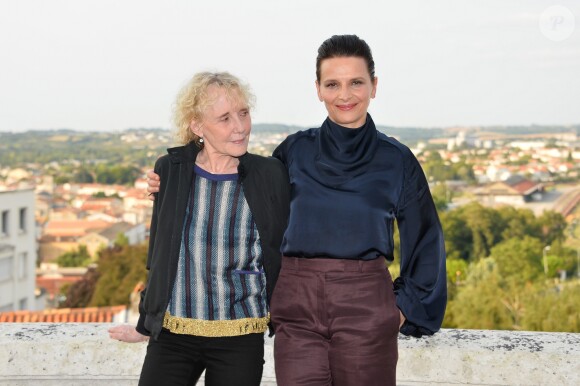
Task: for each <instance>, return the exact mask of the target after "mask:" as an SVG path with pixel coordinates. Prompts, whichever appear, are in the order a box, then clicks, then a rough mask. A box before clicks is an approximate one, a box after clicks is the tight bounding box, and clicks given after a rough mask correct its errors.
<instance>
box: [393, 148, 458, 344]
mask: <svg viewBox="0 0 580 386" xmlns="http://www.w3.org/2000/svg"><path fill="white" fill-rule="evenodd" d="M404 174H405V175H404V179H403V181H404V182H403V188H402V191H401V196H400V200H399V205H398V208H397V214H396V218H397V223H398V226H399V234H400V238H401V274H400V277H398V278H397V279H396V280H395V283H394V284H395V294H396V295H397V305H398V307H399V309H400V310H401V311H402V312H403V315H405V318H406V319H407V320H406V322H405V324H404V325H403V326H402V327H401V333H403V334H405V335H412V336H415V337H421V336H422V335H432V334H433V333H435V332H436V331H438V330H439V329H440V328H441V323H442V322H443V316H444V314H445V307H446V304H447V277H446V272H445V245H444V241H443V230H442V228H441V223H440V222H439V217H438V216H437V211H436V209H435V205H434V203H433V199H432V197H431V193H430V192H429V186H428V184H427V180H426V179H425V175H424V174H423V171H422V169H421V166H420V165H419V162H418V161H417V159H416V158H415V157H414V156H413V154H411V153H410V151H409V153H408V156H407V157H405V169H404Z"/></svg>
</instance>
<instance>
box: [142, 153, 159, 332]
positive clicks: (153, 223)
mask: <svg viewBox="0 0 580 386" xmlns="http://www.w3.org/2000/svg"><path fill="white" fill-rule="evenodd" d="M158 163H159V161H157V162H156V163H155V168H154V171H155V173H157V174H159V173H160V172H159V167H158ZM158 206H159V193H155V201H153V214H152V216H151V226H150V227H149V249H148V251H147V265H146V268H147V271H149V270H150V269H151V258H152V256H153V246H154V244H155V236H156V234H157V212H158V209H157V208H158ZM146 291H147V287H145V288H144V289H143V291H141V293H140V301H139V320H138V321H137V326H136V330H137V332H139V333H140V334H142V335H147V336H149V335H151V333H150V331H148V330H147V329H146V328H145V310H144V309H143V299H144V297H145V294H146Z"/></svg>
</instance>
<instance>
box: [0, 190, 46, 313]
mask: <svg viewBox="0 0 580 386" xmlns="http://www.w3.org/2000/svg"><path fill="white" fill-rule="evenodd" d="M34 200H35V198H34V190H33V189H23V190H9V191H0V312H6V311H17V310H33V309H35V308H36V305H35V296H34V289H35V267H36V254H37V246H36V226H35V222H34Z"/></svg>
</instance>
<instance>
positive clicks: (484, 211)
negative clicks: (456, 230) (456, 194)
mask: <svg viewBox="0 0 580 386" xmlns="http://www.w3.org/2000/svg"><path fill="white" fill-rule="evenodd" d="M458 210H459V211H460V215H461V216H462V218H463V220H464V221H465V223H466V224H467V228H468V229H469V230H470V231H471V238H472V240H473V246H472V250H471V255H470V259H472V260H474V259H475V260H477V259H480V258H484V257H487V256H489V252H490V251H491V248H492V247H493V246H494V245H495V244H497V243H498V242H499V241H501V233H502V231H503V229H504V228H505V224H504V223H503V221H502V218H501V217H500V216H499V214H498V212H497V211H496V210H494V209H491V208H486V207H484V206H483V205H481V204H479V203H476V202H474V203H470V204H468V205H465V206H464V207H462V208H460V209H458Z"/></svg>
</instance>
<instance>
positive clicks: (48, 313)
mask: <svg viewBox="0 0 580 386" xmlns="http://www.w3.org/2000/svg"><path fill="white" fill-rule="evenodd" d="M287 134H288V133H286V132H271V133H269V132H259V133H255V134H254V136H253V138H252V142H251V144H250V151H251V152H255V153H259V154H270V153H271V152H272V150H273V149H274V148H275V146H276V145H277V144H278V143H280V142H281V141H282V140H283V139H284V138H285V136H286V135H287ZM170 138H171V137H170V135H169V134H168V133H167V132H161V133H154V132H150V131H144V132H140V131H138V130H136V131H132V132H130V133H126V134H122V135H120V136H119V141H120V142H121V144H122V145H123V146H126V147H131V146H142V144H143V143H144V142H155V143H157V144H158V145H160V146H164V147H170V146H171V139H170ZM411 148H412V151H413V152H414V153H415V154H416V155H417V157H418V159H419V160H420V162H421V164H422V165H423V168H424V171H425V174H426V176H427V178H428V180H429V182H430V184H431V188H432V192H433V195H434V197H436V198H439V199H441V200H442V201H443V203H444V205H442V206H441V207H439V209H440V210H448V209H451V208H456V207H460V206H462V205H466V204H468V203H470V202H473V201H476V202H479V203H480V204H482V205H484V206H488V207H498V206H503V205H508V206H512V207H515V208H524V209H530V210H532V211H533V213H534V214H535V215H537V216H539V215H541V214H542V213H543V212H544V211H547V210H552V211H556V212H558V213H560V214H562V216H563V217H564V218H565V219H566V221H567V223H569V224H576V223H577V222H578V220H577V219H578V217H579V216H580V210H579V209H578V206H579V205H578V204H579V202H580V177H579V173H580V140H579V138H578V135H577V133H576V132H575V131H571V132H561V133H550V134H543V135H537V134H536V135H528V136H520V137H519V138H510V137H506V136H500V135H497V134H493V133H485V132H483V133H473V132H469V131H462V130H456V132H455V133H454V135H452V136H449V137H447V138H436V139H428V140H418V141H416V143H414V144H413V146H412V147H411ZM148 155H149V156H150V161H149V165H143V166H140V167H139V168H138V172H139V173H138V174H139V175H138V177H137V178H135V179H133V180H132V181H130V182H129V183H127V184H106V183H98V182H90V183H81V182H75V181H68V182H62V181H59V179H58V178H57V176H58V174H59V173H58V172H59V170H61V169H63V168H65V167H70V165H71V164H74V165H76V166H78V167H80V166H82V165H81V164H82V162H81V161H78V160H74V159H67V160H53V161H52V162H50V163H48V164H40V163H34V162H29V163H26V164H25V165H17V166H10V167H9V166H6V165H0V212H1V230H0V313H4V314H6V313H10V312H12V314H11V315H12V316H11V318H13V319H16V318H20V319H19V320H21V321H22V320H32V319H34V318H36V319H37V320H57V319H55V318H61V319H58V320H63V321H66V320H67V319H66V318H67V317H68V316H66V315H70V318H71V319H70V320H73V319H72V318H81V319H82V316H78V315H77V314H78V311H74V312H73V311H72V310H69V312H68V314H67V311H66V310H63V309H62V303H63V297H64V296H65V295H64V290H65V289H66V288H67V287H68V286H70V285H71V284H72V283H75V282H76V281H79V280H81V279H82V278H83V276H84V275H86V273H87V270H89V269H90V267H91V266H92V265H94V264H95V263H97V262H98V256H99V253H100V251H102V250H103V249H106V248H112V247H113V246H115V245H116V243H118V242H119V240H121V241H122V242H123V243H124V244H128V245H139V244H143V243H145V242H146V241H147V239H148V232H149V222H150V219H151V215H152V203H151V201H150V200H149V198H148V197H147V193H146V186H147V181H146V179H145V173H146V171H147V170H148V169H150V168H152V166H153V163H154V160H155V159H156V157H157V155H158V154H156V153H155V151H153V150H150V151H149V153H148ZM97 161H98V160H94V162H92V163H93V164H97V163H98V162H97ZM99 162H106V160H100V161H99ZM48 170H50V173H49V172H48ZM578 231H579V230H578V229H573V232H576V234H572V236H573V237H577V234H578ZM81 251H82V253H84V254H86V256H87V257H88V258H87V259H86V260H85V261H84V262H83V264H82V265H80V266H74V264H71V263H70V262H69V263H65V262H66V258H65V257H66V256H69V255H70V254H71V253H72V254H78V253H80V252H81ZM67 254H68V255H67ZM63 256H64V257H63ZM135 285H136V290H135V291H133V292H136V291H137V290H138V288H139V286H142V285H143V284H142V283H135ZM129 298H131V299H129ZM136 301H138V300H136V299H135V297H134V296H132V295H131V296H127V303H128V304H129V303H131V302H132V303H133V306H132V307H131V306H129V307H128V308H127V307H125V306H122V307H120V308H119V306H118V305H116V304H112V305H111V306H117V307H118V308H117V309H114V311H115V312H111V309H112V308H111V307H108V308H106V307H105V308H106V309H105V308H103V310H102V314H101V313H100V311H99V310H97V309H94V308H93V309H91V310H90V312H89V311H87V314H90V313H92V315H94V316H93V317H87V320H92V319H91V318H93V319H95V320H101V319H103V318H105V319H106V320H107V321H113V320H115V321H131V320H134V317H135V314H136V310H135V302H136ZM59 307H61V309H60V310H59ZM131 309H132V310H133V312H132V313H131V312H130V311H131ZM73 314H75V315H76V316H74V317H73V316H72V315H73ZM55 315H57V316H55ZM58 315H60V316H58ZM63 315H64V316H63ZM103 315H108V316H103ZM131 315H132V316H131ZM4 318H5V319H6V318H8V317H7V316H5V317H4ZM27 318H28V319H27ZM43 318H44V319H43ZM99 318H100V319H99Z"/></svg>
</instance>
